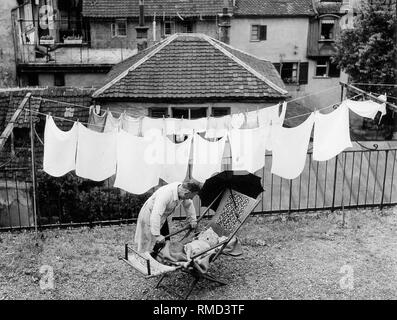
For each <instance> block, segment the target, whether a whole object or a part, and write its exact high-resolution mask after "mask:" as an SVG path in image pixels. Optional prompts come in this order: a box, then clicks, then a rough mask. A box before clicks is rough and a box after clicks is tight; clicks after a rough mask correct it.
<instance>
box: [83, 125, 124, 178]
mask: <svg viewBox="0 0 397 320" xmlns="http://www.w3.org/2000/svg"><path fill="white" fill-rule="evenodd" d="M78 132H79V134H78V140H77V156H76V175H78V176H79V177H82V178H85V179H90V180H94V181H103V180H105V179H107V178H109V177H111V176H112V175H114V174H115V173H116V136H117V132H116V131H112V132H107V133H99V132H95V131H92V130H89V129H87V128H86V127H85V126H83V125H82V124H81V123H79V124H78Z"/></svg>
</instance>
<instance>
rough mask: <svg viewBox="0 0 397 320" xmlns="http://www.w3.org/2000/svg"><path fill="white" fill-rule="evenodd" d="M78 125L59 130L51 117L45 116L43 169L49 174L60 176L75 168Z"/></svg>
mask: <svg viewBox="0 0 397 320" xmlns="http://www.w3.org/2000/svg"><path fill="white" fill-rule="evenodd" d="M77 135H78V127H77V123H75V124H74V125H73V127H72V129H70V130H69V131H62V130H60V129H59V128H58V127H57V126H56V124H55V122H54V120H53V118H52V117H51V116H47V118H46V123H45V128H44V158H43V169H44V171H45V172H47V173H48V174H49V175H51V176H54V177H60V176H63V175H64V174H66V173H68V172H69V171H72V170H74V169H75V168H76V148H77Z"/></svg>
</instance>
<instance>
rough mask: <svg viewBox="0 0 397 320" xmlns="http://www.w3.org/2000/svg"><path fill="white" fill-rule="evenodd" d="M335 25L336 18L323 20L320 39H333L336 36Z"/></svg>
mask: <svg viewBox="0 0 397 320" xmlns="http://www.w3.org/2000/svg"><path fill="white" fill-rule="evenodd" d="M334 26H335V20H322V21H321V34H320V39H321V40H333V39H334V36H335V32H334Z"/></svg>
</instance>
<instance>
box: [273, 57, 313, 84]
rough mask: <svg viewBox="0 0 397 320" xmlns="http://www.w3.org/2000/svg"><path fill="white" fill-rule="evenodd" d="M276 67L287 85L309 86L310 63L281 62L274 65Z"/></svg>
mask: <svg viewBox="0 0 397 320" xmlns="http://www.w3.org/2000/svg"><path fill="white" fill-rule="evenodd" d="M274 67H275V68H276V70H277V71H278V73H279V74H280V76H281V79H282V80H283V82H284V83H285V84H307V80H308V71H309V63H308V62H300V61H296V62H280V63H274Z"/></svg>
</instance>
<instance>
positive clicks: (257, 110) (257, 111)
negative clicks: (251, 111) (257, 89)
mask: <svg viewBox="0 0 397 320" xmlns="http://www.w3.org/2000/svg"><path fill="white" fill-rule="evenodd" d="M256 123H257V124H258V127H259V107H256Z"/></svg>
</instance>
